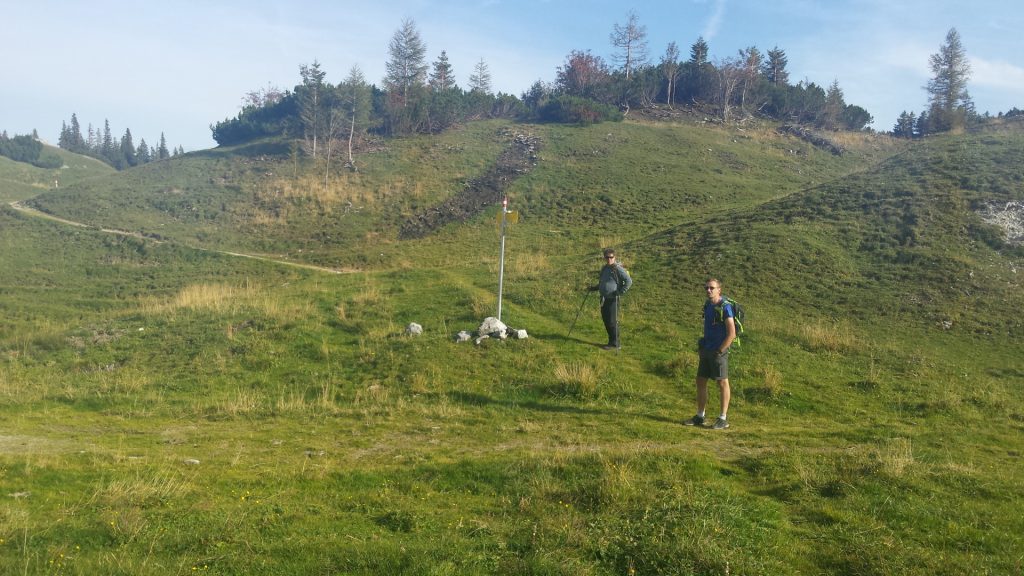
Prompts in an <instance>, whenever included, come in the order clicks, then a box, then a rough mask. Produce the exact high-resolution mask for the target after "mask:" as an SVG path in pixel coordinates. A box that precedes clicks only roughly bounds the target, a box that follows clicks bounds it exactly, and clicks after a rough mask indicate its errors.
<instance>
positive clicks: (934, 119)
mask: <svg viewBox="0 0 1024 576" xmlns="http://www.w3.org/2000/svg"><path fill="white" fill-rule="evenodd" d="M928 63H929V65H930V66H931V69H932V73H933V74H934V75H935V76H934V77H932V79H931V80H929V81H928V85H927V86H926V87H925V89H926V90H927V91H928V104H929V122H930V123H929V129H930V130H931V131H932V132H944V131H947V130H953V129H959V128H963V127H965V126H966V124H967V119H968V117H969V116H970V113H971V112H972V111H973V109H974V104H973V102H971V97H970V95H969V94H968V93H967V82H968V80H969V79H970V77H971V66H970V63H969V62H968V61H967V52H966V51H965V50H964V47H963V44H961V43H960V34H959V33H957V31H956V28H951V29H950V30H949V32H948V33H947V34H946V42H945V43H944V44H943V45H942V46H941V47H940V48H939V52H938V53H936V54H932V56H931V58H930V59H929V61H928Z"/></svg>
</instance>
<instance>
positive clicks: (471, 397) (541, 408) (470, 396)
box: [430, 392, 683, 426]
mask: <svg viewBox="0 0 1024 576" xmlns="http://www.w3.org/2000/svg"><path fill="white" fill-rule="evenodd" d="M430 396H433V397H434V398H439V399H440V398H445V399H448V400H451V401H454V402H458V403H460V404H464V405H469V406H498V407H501V408H508V409H517V408H519V409H526V410H533V411H536V412H546V413H549V414H576V415H592V416H608V417H615V418H621V417H624V416H625V417H633V418H646V419H647V420H652V421H654V422H661V423H663V424H678V425H680V426H682V420H683V419H682V418H672V417H668V416H663V415H661V414H648V413H641V412H632V411H623V410H617V409H607V410H606V409H601V408H584V407H581V406H570V405H566V404H556V403H546V402H541V401H538V400H526V401H521V402H520V401H512V400H498V399H495V398H491V397H490V396H486V395H484V394H477V393H474V392H448V393H444V394H431V395H430Z"/></svg>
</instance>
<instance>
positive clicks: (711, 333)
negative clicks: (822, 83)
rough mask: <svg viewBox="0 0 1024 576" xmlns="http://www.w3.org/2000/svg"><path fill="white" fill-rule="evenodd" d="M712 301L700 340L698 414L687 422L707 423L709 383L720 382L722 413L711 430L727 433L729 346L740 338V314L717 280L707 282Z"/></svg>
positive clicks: (709, 300)
mask: <svg viewBox="0 0 1024 576" xmlns="http://www.w3.org/2000/svg"><path fill="white" fill-rule="evenodd" d="M704 292H705V293H706V294H707V296H708V299H707V300H706V301H705V302H704V337H703V338H701V339H700V343H699V346H698V353H699V354H700V362H699V363H698V365H697V381H696V386H697V414H696V415H695V416H694V417H693V418H690V419H689V420H687V421H685V422H683V424H685V425H687V426H702V425H703V424H704V408H705V407H706V406H707V404H708V380H717V381H718V387H719V389H720V390H721V413H720V414H719V416H718V419H717V420H715V423H714V425H712V426H711V427H712V428H714V429H715V430H724V429H726V428H728V427H729V422H728V421H727V420H726V412H728V410H729V397H730V391H729V346H731V345H732V341H733V340H735V339H736V321H735V320H734V318H735V317H736V311H735V310H733V307H732V304H730V303H729V302H727V301H726V300H725V299H724V298H722V283H721V282H719V281H718V279H717V278H709V279H708V280H707V281H706V282H704Z"/></svg>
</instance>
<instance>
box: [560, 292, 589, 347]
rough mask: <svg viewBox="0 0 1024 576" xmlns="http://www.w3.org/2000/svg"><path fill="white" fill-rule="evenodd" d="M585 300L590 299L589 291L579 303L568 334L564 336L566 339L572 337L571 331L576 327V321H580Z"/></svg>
mask: <svg viewBox="0 0 1024 576" xmlns="http://www.w3.org/2000/svg"><path fill="white" fill-rule="evenodd" d="M587 298H590V292H589V291H588V292H587V293H586V294H585V295H584V296H583V302H580V309H579V310H577V311H576V317H575V318H573V320H572V325H570V326H569V333H568V334H566V335H565V337H566V338H568V337H569V336H571V335H572V329H573V328H575V327H576V321H577V320H579V319H580V312H583V306H584V305H585V304H586V303H587Z"/></svg>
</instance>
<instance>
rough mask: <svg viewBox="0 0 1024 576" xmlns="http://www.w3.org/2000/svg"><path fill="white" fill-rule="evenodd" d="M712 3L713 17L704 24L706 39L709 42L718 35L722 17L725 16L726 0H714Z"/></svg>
mask: <svg viewBox="0 0 1024 576" xmlns="http://www.w3.org/2000/svg"><path fill="white" fill-rule="evenodd" d="M712 4H714V6H713V8H712V12H711V17H710V18H708V21H707V23H705V24H704V40H706V41H708V42H710V41H711V40H712V39H713V38H714V37H715V36H717V35H718V30H719V28H721V27H722V19H723V18H725V0H713V2H712Z"/></svg>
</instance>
